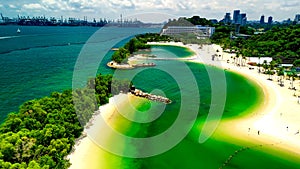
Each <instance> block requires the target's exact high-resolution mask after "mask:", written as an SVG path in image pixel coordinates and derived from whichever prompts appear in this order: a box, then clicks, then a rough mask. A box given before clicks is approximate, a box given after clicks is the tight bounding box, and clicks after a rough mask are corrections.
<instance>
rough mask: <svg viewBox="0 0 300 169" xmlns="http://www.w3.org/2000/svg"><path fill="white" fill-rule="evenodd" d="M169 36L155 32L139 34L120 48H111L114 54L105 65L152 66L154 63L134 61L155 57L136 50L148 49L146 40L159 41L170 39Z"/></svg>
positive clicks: (115, 67) (128, 67)
mask: <svg viewBox="0 0 300 169" xmlns="http://www.w3.org/2000/svg"><path fill="white" fill-rule="evenodd" d="M170 40H171V38H170V37H169V36H165V35H163V36H160V35H159V34H156V33H146V34H140V35H137V36H135V37H134V38H132V39H131V40H130V41H129V42H128V43H126V44H125V45H124V46H123V47H121V48H112V50H113V51H115V52H114V54H113V55H112V57H111V59H112V61H111V62H108V63H107V64H106V65H107V66H108V67H110V68H113V69H134V68H138V67H154V66H156V64H155V63H152V62H151V63H148V62H143V63H136V61H137V58H138V59H139V60H141V59H143V58H144V59H147V58H149V57H151V58H153V57H156V56H154V55H148V54H136V52H140V51H150V50H151V49H150V48H151V45H149V44H147V42H161V41H164V42H165V41H170Z"/></svg>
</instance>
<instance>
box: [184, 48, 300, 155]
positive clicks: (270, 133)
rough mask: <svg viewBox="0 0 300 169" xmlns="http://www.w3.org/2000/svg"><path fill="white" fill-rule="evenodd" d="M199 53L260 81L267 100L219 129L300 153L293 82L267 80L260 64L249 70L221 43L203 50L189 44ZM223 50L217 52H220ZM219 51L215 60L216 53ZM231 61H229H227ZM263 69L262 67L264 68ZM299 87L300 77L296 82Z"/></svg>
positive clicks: (202, 58) (204, 59) (299, 107)
mask: <svg viewBox="0 0 300 169" xmlns="http://www.w3.org/2000/svg"><path fill="white" fill-rule="evenodd" d="M186 47H189V48H190V49H191V50H193V51H194V52H195V53H197V56H198V57H197V59H196V60H193V61H194V62H200V63H205V64H208V65H212V66H218V67H220V68H222V69H224V70H226V71H233V72H236V73H239V74H242V75H243V76H245V77H247V78H248V79H251V80H253V81H254V82H256V83H257V84H258V85H259V86H260V87H261V88H262V90H263V92H264V96H265V99H264V100H263V103H262V105H261V106H260V107H259V108H258V109H256V110H254V112H250V114H249V115H246V116H245V117H242V118H235V119H233V120H226V121H223V122H222V123H220V126H219V128H218V132H222V133H226V135H228V136H230V137H232V138H235V139H238V140H243V141H246V142H254V143H255V144H258V145H262V146H265V147H266V149H268V148H270V149H272V148H274V149H277V150H279V149H281V150H286V151H287V153H294V155H295V156H299V155H300V144H299V143H300V133H299V130H300V123H299V121H300V104H299V103H298V102H297V101H298V99H297V97H295V96H294V93H295V90H291V89H289V87H290V81H289V80H285V82H284V84H285V86H284V87H281V86H279V85H278V82H277V80H276V79H277V77H276V76H274V77H273V81H270V80H267V79H268V77H269V76H268V75H265V74H262V73H258V67H253V68H254V69H249V66H244V67H243V66H237V65H236V64H234V59H233V58H232V57H234V56H235V54H229V53H225V52H223V50H222V48H221V47H220V46H219V45H205V46H203V48H202V49H200V48H199V46H198V45H186ZM217 50H218V51H219V52H216V51H217ZM213 54H218V55H221V57H217V58H216V59H215V61H212V55H213ZM227 60H229V63H228V62H227ZM261 69H262V68H261ZM294 84H295V85H294V86H296V89H298V90H299V87H300V86H299V80H297V81H295V82H294Z"/></svg>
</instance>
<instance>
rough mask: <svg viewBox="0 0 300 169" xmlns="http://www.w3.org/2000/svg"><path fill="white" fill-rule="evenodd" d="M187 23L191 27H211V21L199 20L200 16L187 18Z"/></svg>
mask: <svg viewBox="0 0 300 169" xmlns="http://www.w3.org/2000/svg"><path fill="white" fill-rule="evenodd" d="M186 20H187V21H189V22H191V23H192V24H193V25H202V26H213V24H212V23H211V21H209V20H207V19H206V18H200V16H193V17H191V18H187V19H186Z"/></svg>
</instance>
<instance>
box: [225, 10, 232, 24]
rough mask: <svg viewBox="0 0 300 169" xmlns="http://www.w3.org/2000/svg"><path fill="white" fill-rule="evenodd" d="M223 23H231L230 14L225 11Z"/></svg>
mask: <svg viewBox="0 0 300 169" xmlns="http://www.w3.org/2000/svg"><path fill="white" fill-rule="evenodd" d="M224 23H225V24H229V23H231V16H230V13H226V14H225V16H224Z"/></svg>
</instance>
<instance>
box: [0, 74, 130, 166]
mask: <svg viewBox="0 0 300 169" xmlns="http://www.w3.org/2000/svg"><path fill="white" fill-rule="evenodd" d="M131 85H132V84H131V82H129V81H128V80H119V79H113V78H112V75H101V74H100V75H98V76H97V77H96V78H94V79H90V80H89V81H88V83H87V86H86V87H85V88H82V89H75V90H73V91H72V90H66V91H64V92H62V93H59V92H53V93H52V94H51V95H50V96H47V97H43V98H40V99H35V100H30V101H27V102H25V103H24V104H22V105H21V106H20V108H19V112H17V113H11V114H9V115H8V117H7V119H6V120H5V122H4V123H3V124H1V126H0V168H4V169H11V168H27V169H39V168H43V169H47V168H61V169H63V168H68V167H69V166H70V163H69V161H68V160H67V159H66V156H67V155H68V154H69V153H70V152H71V150H72V147H73V146H74V144H75V139H76V138H78V137H79V136H80V135H81V134H82V131H83V127H82V126H84V125H85V124H86V123H87V122H88V121H89V120H90V118H91V117H92V115H93V113H94V111H95V110H96V109H97V108H98V106H99V105H103V104H105V103H107V102H108V98H109V97H111V96H112V94H113V93H112V91H114V94H118V93H119V92H120V91H121V90H122V91H125V90H126V91H128V89H129V88H130V86H131ZM112 88H113V90H112Z"/></svg>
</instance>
